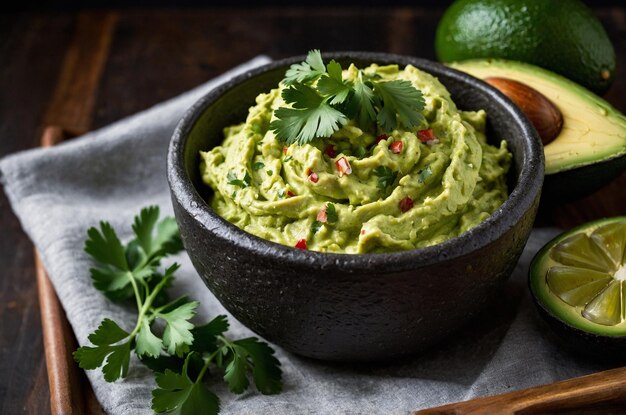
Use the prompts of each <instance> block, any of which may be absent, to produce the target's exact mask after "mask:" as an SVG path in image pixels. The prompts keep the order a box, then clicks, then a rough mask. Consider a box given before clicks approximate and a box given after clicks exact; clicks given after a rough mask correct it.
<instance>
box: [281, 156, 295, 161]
mask: <svg viewBox="0 0 626 415" xmlns="http://www.w3.org/2000/svg"><path fill="white" fill-rule="evenodd" d="M292 158H293V156H287V157H285V158H284V159H283V163H287V162H288V161H290V160H291V159H292Z"/></svg>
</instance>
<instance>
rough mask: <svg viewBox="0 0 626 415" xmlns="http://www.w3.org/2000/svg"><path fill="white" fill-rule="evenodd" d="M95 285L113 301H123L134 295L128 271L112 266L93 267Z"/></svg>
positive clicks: (91, 271)
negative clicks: (118, 269) (117, 269)
mask: <svg viewBox="0 0 626 415" xmlns="http://www.w3.org/2000/svg"><path fill="white" fill-rule="evenodd" d="M89 271H90V273H91V279H92V282H93V285H94V287H96V289H98V290H100V291H102V292H103V293H104V295H106V296H107V297H108V298H109V299H110V300H111V301H115V302H117V301H123V300H127V299H129V298H132V297H133V287H132V286H131V284H130V278H132V276H131V274H129V272H128V271H116V270H113V269H110V268H104V267H101V268H91V269H90V270H89Z"/></svg>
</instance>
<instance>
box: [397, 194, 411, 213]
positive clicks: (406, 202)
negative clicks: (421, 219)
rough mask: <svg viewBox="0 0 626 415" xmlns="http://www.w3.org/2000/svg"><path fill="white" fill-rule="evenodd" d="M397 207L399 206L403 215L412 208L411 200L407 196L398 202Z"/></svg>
mask: <svg viewBox="0 0 626 415" xmlns="http://www.w3.org/2000/svg"><path fill="white" fill-rule="evenodd" d="M399 206H400V210H401V211H402V213H404V212H406V211H407V210H410V209H411V208H412V207H413V199H411V198H410V197H409V196H407V197H405V198H404V199H402V200H401V201H400V203H399Z"/></svg>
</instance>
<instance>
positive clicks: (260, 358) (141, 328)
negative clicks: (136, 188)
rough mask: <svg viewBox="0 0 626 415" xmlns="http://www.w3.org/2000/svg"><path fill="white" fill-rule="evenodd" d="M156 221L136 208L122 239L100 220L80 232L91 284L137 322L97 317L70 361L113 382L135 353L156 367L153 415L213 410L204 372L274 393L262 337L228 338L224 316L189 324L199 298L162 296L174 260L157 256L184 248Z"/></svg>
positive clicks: (275, 375)
mask: <svg viewBox="0 0 626 415" xmlns="http://www.w3.org/2000/svg"><path fill="white" fill-rule="evenodd" d="M242 181H245V178H244V180H242ZM158 219H159V208H158V207H156V206H152V207H147V208H144V209H142V210H141V212H140V214H139V215H138V216H137V217H135V221H134V223H133V226H132V229H133V233H134V238H133V239H132V240H131V241H130V242H128V243H127V244H122V242H121V241H120V239H119V238H118V236H117V233H116V232H115V230H114V229H113V227H112V226H111V225H110V224H109V223H107V222H101V223H100V228H99V229H98V228H95V227H93V228H90V229H89V230H88V231H87V236H88V237H87V240H86V241H85V251H86V252H87V253H88V254H89V255H90V256H91V257H92V258H93V259H94V260H95V261H96V262H97V266H95V267H93V268H92V269H91V278H92V280H93V283H94V286H95V287H96V288H97V289H98V290H100V291H101V292H102V293H103V294H104V295H105V296H106V297H107V298H109V299H110V300H112V301H115V302H118V303H133V302H134V303H135V305H136V309H137V320H136V322H135V325H134V327H133V328H132V330H125V329H124V328H122V327H121V325H120V324H118V323H116V322H115V321H113V320H111V319H108V318H106V319H104V320H103V321H102V322H101V323H100V325H99V327H98V328H97V329H96V330H95V331H94V332H93V333H92V334H90V335H89V337H88V339H89V341H90V342H91V345H90V346H83V347H80V348H79V349H78V350H76V351H75V352H74V359H75V360H76V361H77V362H78V364H79V366H80V367H81V368H83V369H97V368H99V367H102V372H103V375H104V379H105V380H106V381H107V382H114V381H116V380H118V379H120V378H124V377H126V376H127V374H128V372H129V366H130V356H131V353H132V352H133V351H134V353H135V354H136V355H137V357H138V358H139V359H140V360H141V361H142V362H143V363H144V364H145V365H146V366H148V367H149V368H151V369H152V370H154V371H155V380H156V383H157V386H158V388H157V389H155V390H153V391H152V396H153V399H152V409H153V410H154V411H155V412H157V413H176V414H181V415H187V414H189V415H192V414H201V413H202V414H217V413H218V412H219V408H220V401H219V398H218V396H217V395H215V394H214V393H213V392H211V390H210V389H209V388H208V387H207V380H208V375H209V373H211V374H213V375H215V374H216V373H219V372H221V373H223V375H222V377H223V380H224V381H225V382H226V383H227V385H228V386H229V389H230V390H231V392H233V393H237V394H240V393H243V392H244V391H245V390H246V389H248V387H249V384H250V381H249V377H251V378H252V381H253V383H254V384H255V386H256V388H257V390H258V391H259V392H261V393H263V394H275V393H279V392H280V391H281V388H282V385H281V377H282V372H281V369H280V362H279V361H278V360H277V359H276V357H275V356H274V350H273V349H272V348H271V347H270V346H269V345H268V344H267V343H264V342H261V341H259V340H258V339H257V338H256V337H249V338H245V339H239V340H233V339H230V338H229V337H227V336H226V335H225V333H226V331H227V330H228V321H227V320H226V316H217V317H215V318H214V319H213V320H212V321H210V322H209V323H207V324H204V325H200V326H195V325H194V324H193V322H192V321H191V319H192V318H193V317H194V315H195V314H196V310H197V307H198V305H199V303H198V302H197V301H191V300H190V299H188V298H187V297H186V296H183V297H180V298H177V299H174V300H170V299H169V298H168V296H167V292H166V289H167V288H168V287H170V286H171V285H172V283H173V281H174V274H175V272H176V271H177V270H178V268H179V265H178V264H176V263H174V264H172V265H170V266H169V267H167V268H165V269H161V268H162V267H161V262H162V260H163V259H165V258H166V257H167V256H169V255H172V254H176V253H178V252H180V251H181V250H182V249H183V246H182V242H181V239H180V236H179V233H178V227H177V225H176V222H175V221H174V219H173V218H170V217H168V218H165V219H163V220H161V221H160V222H159V220H158Z"/></svg>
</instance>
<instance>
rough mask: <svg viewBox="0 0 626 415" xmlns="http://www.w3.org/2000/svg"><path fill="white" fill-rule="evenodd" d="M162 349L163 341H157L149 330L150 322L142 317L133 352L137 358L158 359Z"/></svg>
mask: <svg viewBox="0 0 626 415" xmlns="http://www.w3.org/2000/svg"><path fill="white" fill-rule="evenodd" d="M162 348H163V340H161V339H159V338H158V337H157V336H155V335H154V333H152V330H151V329H150V320H148V318H146V317H144V318H143V320H142V323H141V328H140V329H139V332H138V333H137V338H136V339H135V352H136V353H137V355H138V356H144V355H145V356H150V357H158V356H159V355H160V354H161V349H162Z"/></svg>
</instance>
